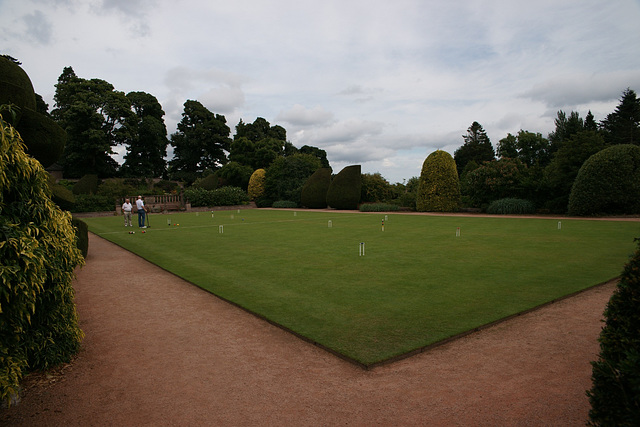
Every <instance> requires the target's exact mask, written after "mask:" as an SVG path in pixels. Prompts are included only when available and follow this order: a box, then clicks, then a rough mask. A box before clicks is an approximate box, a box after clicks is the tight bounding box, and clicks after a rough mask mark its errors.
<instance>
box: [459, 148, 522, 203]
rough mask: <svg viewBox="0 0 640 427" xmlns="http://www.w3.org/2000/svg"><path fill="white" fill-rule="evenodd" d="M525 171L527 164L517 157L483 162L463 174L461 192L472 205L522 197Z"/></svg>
mask: <svg viewBox="0 0 640 427" xmlns="http://www.w3.org/2000/svg"><path fill="white" fill-rule="evenodd" d="M527 173H528V170H527V166H526V165H525V164H524V163H522V161H520V160H519V159H513V158H509V157H504V158H501V159H499V160H495V161H493V162H485V163H484V164H483V165H482V166H480V167H478V168H477V169H475V170H473V171H471V172H469V173H468V174H467V175H466V176H465V179H464V181H463V182H462V183H461V187H462V194H463V195H464V196H465V198H466V199H467V200H469V202H470V203H471V205H472V206H474V207H484V206H487V205H489V203H491V202H493V201H494V200H499V199H505V198H518V199H524V198H527V196H526V193H527V192H526V189H525V184H524V182H525V181H526V177H527Z"/></svg>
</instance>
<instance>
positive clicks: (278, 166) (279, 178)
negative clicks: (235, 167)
mask: <svg viewBox="0 0 640 427" xmlns="http://www.w3.org/2000/svg"><path fill="white" fill-rule="evenodd" d="M320 167H321V163H320V160H318V159H317V158H316V157H314V156H311V155H309V154H294V155H293V156H288V157H278V158H277V159H276V160H275V161H274V162H273V163H272V164H271V166H269V169H267V173H266V176H265V197H266V198H268V199H270V200H273V201H277V200H289V201H292V202H296V203H297V204H300V197H301V192H302V186H303V185H304V183H305V182H306V181H307V179H308V178H309V177H310V176H311V175H312V174H313V173H314V172H315V171H316V170H317V169H318V168H320Z"/></svg>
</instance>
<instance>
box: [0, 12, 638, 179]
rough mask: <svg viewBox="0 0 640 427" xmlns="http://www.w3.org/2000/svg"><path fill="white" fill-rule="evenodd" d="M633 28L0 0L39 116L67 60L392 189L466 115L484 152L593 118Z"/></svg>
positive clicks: (169, 110) (8, 48) (616, 92)
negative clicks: (561, 118) (567, 120)
mask: <svg viewBox="0 0 640 427" xmlns="http://www.w3.org/2000/svg"><path fill="white" fill-rule="evenodd" d="M639 22H640V0H614V1H608V2H604V1H601V0H562V1H557V0H553V1H547V0H536V1H531V0H528V1H520V0H511V1H508V0H487V1H480V0H478V1H471V0H469V1H458V0H450V1H446V2H445V1H432V0H394V1H388V0H386V1H381V0H323V1H307V0H271V1H270V0H233V1H229V0H225V1H219V0H182V1H175V0H0V54H6V55H10V56H12V57H14V58H16V59H17V60H19V61H20V62H21V63H22V68H23V69H24V70H25V71H26V72H27V74H28V75H29V77H30V78H31V81H32V83H33V86H34V89H35V91H36V92H37V93H39V94H40V95H41V96H42V97H43V98H44V100H45V102H47V103H48V104H49V108H50V109H53V108H54V101H53V96H54V93H55V84H56V83H57V80H58V77H59V76H60V74H61V73H62V70H63V69H64V67H68V66H70V67H72V68H73V70H74V71H75V73H76V75H77V76H79V77H81V78H85V79H92V78H98V79H102V80H106V81H107V82H109V83H111V84H112V85H113V86H114V87H115V89H116V90H118V91H122V92H124V93H128V92H131V91H142V92H147V93H150V94H152V95H154V96H155V97H156V98H157V99H158V101H159V102H160V104H161V105H162V107H163V109H164V111H165V113H166V115H165V122H166V124H167V128H168V132H169V134H171V133H174V132H175V131H176V124H177V123H178V122H179V121H180V119H181V114H182V112H183V108H184V107H183V105H184V102H185V101H187V100H197V101H199V102H201V103H202V104H203V105H204V106H206V107H207V108H208V109H209V110H210V111H212V112H214V113H216V114H222V115H224V116H225V117H226V119H227V124H228V125H229V127H230V128H231V131H232V132H231V136H233V134H234V133H235V126H236V125H237V124H238V122H239V121H240V119H242V120H243V121H244V122H245V123H252V122H253V121H254V120H255V119H256V118H257V117H263V118H264V119H266V120H267V121H268V122H269V123H271V125H280V126H282V127H284V128H285V129H286V130H287V140H288V141H290V142H291V143H293V145H295V146H296V147H298V148H300V147H302V146H303V145H311V146H315V147H319V148H321V149H323V150H325V151H326V152H327V157H328V159H329V162H330V164H331V166H332V168H333V170H334V173H337V172H339V171H340V170H341V169H342V168H343V167H345V166H348V165H354V164H360V165H362V171H363V173H376V172H378V173H380V174H381V175H382V176H383V177H385V178H386V179H387V180H388V181H389V182H391V183H395V182H404V181H405V180H408V179H409V178H411V177H413V176H419V175H420V171H421V168H422V163H423V162H424V160H425V158H426V157H427V156H428V155H429V154H430V153H432V152H433V151H435V150H445V151H447V152H449V153H450V154H451V155H453V154H454V152H455V150H456V149H457V148H459V147H460V146H461V145H462V144H463V143H464V140H463V138H462V137H463V135H465V134H466V133H467V129H468V128H469V127H470V126H471V124H472V123H473V122H474V121H477V122H478V123H480V124H481V125H482V126H483V127H484V129H485V131H486V133H487V135H488V136H489V138H490V139H491V142H492V143H493V146H494V148H495V147H497V144H498V142H499V141H500V139H502V138H504V137H506V136H507V134H509V133H512V134H516V133H517V132H518V131H520V130H521V129H522V130H527V131H530V132H539V133H541V134H542V135H543V136H545V137H546V136H547V134H548V133H549V132H551V131H553V130H554V128H555V125H554V119H555V118H556V115H557V112H558V110H563V111H565V112H566V113H567V115H568V113H569V112H571V111H577V112H579V113H580V115H581V117H585V116H586V114H587V112H588V111H591V112H592V113H593V115H594V116H595V119H596V121H600V120H602V119H604V118H605V117H606V115H607V114H609V113H611V112H613V111H614V109H615V107H616V106H617V105H618V104H619V101H620V98H621V95H622V92H623V91H624V90H625V89H626V88H631V89H633V90H635V91H636V93H640V24H639ZM171 151H172V150H171V147H169V155H171ZM118 153H119V154H118V155H116V156H115V157H116V159H117V160H119V161H121V155H122V153H123V148H122V147H120V148H118Z"/></svg>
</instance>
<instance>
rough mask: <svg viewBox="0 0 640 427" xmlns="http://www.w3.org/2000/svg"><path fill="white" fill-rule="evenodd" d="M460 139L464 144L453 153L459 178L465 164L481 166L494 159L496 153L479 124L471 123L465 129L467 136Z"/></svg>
mask: <svg viewBox="0 0 640 427" xmlns="http://www.w3.org/2000/svg"><path fill="white" fill-rule="evenodd" d="M462 138H463V139H464V144H463V145H462V146H461V147H460V148H458V149H457V150H456V151H455V152H454V153H453V159H454V160H455V161H456V167H457V170H458V175H459V176H461V175H462V171H463V170H464V168H465V166H466V165H467V163H469V162H471V161H474V162H476V163H478V164H482V163H483V162H487V161H491V160H493V159H494V158H495V156H496V153H495V151H494V150H493V145H491V140H490V139H489V137H488V136H487V133H486V132H485V130H484V129H483V128H482V125H481V124H480V123H478V122H473V123H472V124H471V126H469V128H468V129H467V134H466V135H463V136H462Z"/></svg>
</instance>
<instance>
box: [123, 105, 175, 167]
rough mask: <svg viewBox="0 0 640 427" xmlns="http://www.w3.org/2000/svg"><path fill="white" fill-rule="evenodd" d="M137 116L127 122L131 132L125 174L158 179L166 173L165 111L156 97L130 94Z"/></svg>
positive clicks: (132, 106)
mask: <svg viewBox="0 0 640 427" xmlns="http://www.w3.org/2000/svg"><path fill="white" fill-rule="evenodd" d="M127 98H128V99H129V100H130V101H131V108H132V110H133V112H134V114H133V115H131V116H130V117H129V120H128V121H127V122H126V126H127V127H128V128H129V133H128V136H129V138H128V139H127V140H126V141H125V143H126V144H127V145H128V147H127V154H126V155H125V156H124V159H125V162H124V164H123V165H122V171H123V173H124V175H127V176H132V177H134V176H138V177H149V178H159V177H161V176H162V175H163V174H164V173H165V172H166V169H167V162H166V161H165V160H164V157H165V156H166V155H167V144H168V143H169V141H168V140H167V127H166V125H165V124H164V118H163V117H164V111H163V110H162V106H161V105H160V103H159V102H158V100H157V99H156V97H155V96H153V95H150V94H148V93H145V92H129V93H128V94H127Z"/></svg>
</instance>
